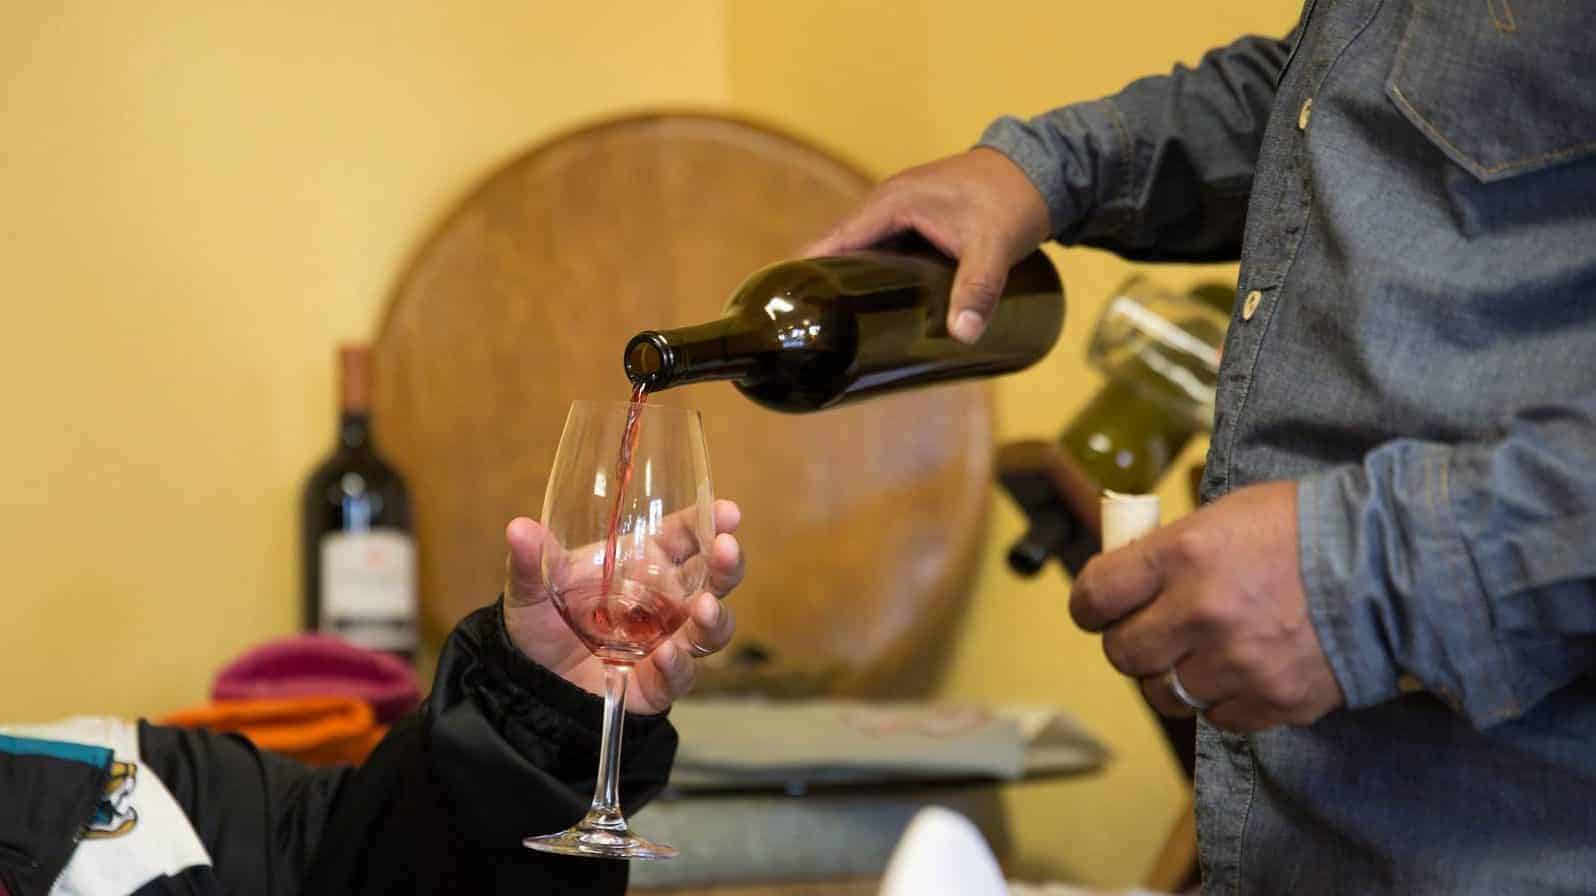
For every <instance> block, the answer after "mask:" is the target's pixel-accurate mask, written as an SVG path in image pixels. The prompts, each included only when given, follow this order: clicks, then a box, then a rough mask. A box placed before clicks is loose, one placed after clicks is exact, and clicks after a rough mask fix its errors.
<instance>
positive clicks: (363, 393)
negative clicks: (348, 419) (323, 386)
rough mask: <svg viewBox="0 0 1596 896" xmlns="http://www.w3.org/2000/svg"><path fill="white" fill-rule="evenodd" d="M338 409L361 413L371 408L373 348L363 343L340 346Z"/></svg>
mask: <svg viewBox="0 0 1596 896" xmlns="http://www.w3.org/2000/svg"><path fill="white" fill-rule="evenodd" d="M338 407H339V409H340V410H344V411H356V412H360V413H364V412H365V411H367V410H369V409H370V408H371V346H369V345H366V344H365V343H363V342H350V343H345V344H343V345H340V346H338Z"/></svg>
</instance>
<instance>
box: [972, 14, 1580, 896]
mask: <svg viewBox="0 0 1596 896" xmlns="http://www.w3.org/2000/svg"><path fill="white" fill-rule="evenodd" d="M982 143H983V145H986V146H990V147H993V148H995V149H997V150H999V151H1001V152H1003V153H1005V154H1006V155H1007V156H1009V157H1010V158H1011V159H1013V160H1014V161H1015V162H1016V163H1017V164H1019V165H1020V167H1021V168H1023V169H1024V170H1025V172H1026V173H1027V175H1028V176H1029V177H1030V178H1031V180H1032V181H1033V182H1034V183H1035V184H1036V186H1037V187H1038V189H1040V190H1041V191H1042V193H1043V195H1044V197H1045V198H1046V200H1047V203H1048V206H1049V209H1050V211H1051V213H1052V220H1053V223H1054V225H1055V229H1056V233H1055V234H1054V235H1055V237H1057V238H1058V239H1060V240H1062V241H1064V242H1066V243H1077V244H1085V245H1094V246H1099V247H1103V248H1107V249H1110V250H1112V251H1115V252H1118V253H1120V254H1121V255H1124V256H1127V257H1130V258H1134V259H1146V260H1163V259H1179V260H1203V259H1211V260H1222V259H1234V258H1237V257H1239V258H1240V260H1241V274H1240V282H1239V284H1238V287H1237V302H1236V309H1235V312H1234V316H1233V318H1232V321H1231V326H1230V331H1229V335H1228V337H1227V341H1226V345H1225V352H1224V361H1223V367H1222V370H1221V372H1220V383H1219V393H1218V401H1217V407H1216V414H1215V420H1214V435H1213V441H1212V447H1211V449H1210V452H1209V456H1208V465H1207V472H1206V476H1205V480H1204V483H1203V493H1204V498H1205V500H1211V499H1213V498H1216V497H1218V496H1220V495H1223V494H1225V493H1226V492H1228V491H1230V490H1232V489H1236V488H1240V487H1242V486H1245V485H1248V484H1251V483H1257V482H1264V481H1268V480H1282V479H1290V480H1295V481H1296V482H1297V483H1298V490H1297V494H1298V514H1299V524H1300V544H1299V556H1298V560H1299V563H1300V568H1301V571H1302V577H1303V581H1304V584H1305V586H1306V590H1307V597H1308V603H1309V611H1310V614H1311V618H1312V620H1313V624H1314V627H1315V630H1316V632H1317V634H1318V637H1319V641H1320V643H1321V645H1322V646H1323V647H1324V650H1325V653H1326V655H1327V656H1328V658H1329V660H1330V664H1331V667H1332V669H1333V670H1334V672H1335V675H1336V679H1337V681H1338V682H1339V683H1340V684H1341V686H1342V688H1343V690H1344V691H1345V693H1346V696H1347V707H1346V708H1344V709H1341V710H1338V711H1336V712H1333V713H1331V714H1329V715H1328V716H1326V717H1325V718H1323V719H1322V720H1320V721H1319V722H1317V723H1315V724H1314V725H1312V726H1308V727H1285V728H1276V729H1273V730H1270V731H1266V732H1263V733H1261V734H1256V735H1251V736H1240V735H1233V734H1229V733H1225V732H1221V731H1218V730H1216V729H1214V728H1212V727H1209V726H1207V725H1206V724H1205V725H1203V726H1202V727H1201V730H1200V733H1199V736H1198V763H1199V764H1198V785H1197V797H1198V799H1197V812H1198V830H1199V844H1200V850H1201V861H1202V866H1203V876H1204V890H1205V892H1211V893H1243V892H1246V893H1292V894H1312V893H1359V894H1361V893H1379V892H1386V893H1408V894H1413V893H1480V894H1502V893H1564V892H1568V893H1575V892H1578V893H1592V892H1596V674H1593V673H1596V3H1590V2H1587V0H1468V2H1465V0H1314V2H1310V3H1309V4H1308V6H1307V8H1306V9H1305V10H1304V11H1303V15H1302V18H1301V20H1300V21H1299V24H1298V26H1297V28H1296V30H1294V31H1293V33H1292V35H1291V36H1290V37H1288V38H1287V39H1286V40H1284V41H1280V40H1271V39H1260V38H1246V39H1242V40H1240V41H1238V42H1236V43H1234V44H1232V45H1230V46H1228V47H1225V48H1222V49H1219V50H1215V51H1213V52H1211V53H1209V54H1208V55H1207V56H1206V57H1205V58H1204V60H1203V61H1202V63H1201V64H1200V65H1198V66H1197V67H1196V68H1194V69H1186V68H1177V69H1176V70H1175V71H1174V72H1173V73H1172V74H1170V75H1168V76H1163V77H1155V78H1146V79H1143V80H1140V81H1137V82H1135V83H1133V84H1131V85H1130V86H1129V87H1127V88H1126V89H1125V90H1124V91H1122V92H1121V93H1119V94H1117V95H1115V96H1113V97H1109V98H1107V99H1103V100H1098V101H1095V102H1090V103H1083V104H1078V105H1074V106H1068V107H1065V108H1062V109H1058V110H1055V111H1053V112H1050V113H1047V114H1045V115H1042V116H1040V117H1038V118H1036V119H1032V120H1030V121H1020V120H1016V119H1012V118H1006V119H1001V120H999V121H997V122H996V123H994V124H993V125H992V126H991V127H990V128H989V129H988V131H987V133H986V134H985V135H984V136H983V138H982Z"/></svg>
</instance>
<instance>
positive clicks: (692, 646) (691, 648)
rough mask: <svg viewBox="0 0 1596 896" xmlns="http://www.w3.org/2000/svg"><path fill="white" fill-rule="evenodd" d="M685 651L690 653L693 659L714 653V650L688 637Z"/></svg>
mask: <svg viewBox="0 0 1596 896" xmlns="http://www.w3.org/2000/svg"><path fill="white" fill-rule="evenodd" d="M687 652H688V653H690V654H692V655H693V658H694V659H700V660H701V659H703V658H704V657H706V656H709V655H710V654H712V653H714V652H715V651H713V650H711V649H709V648H708V647H704V646H702V645H700V644H699V643H698V642H697V641H694V640H692V639H690V638H689V639H688V641H687Z"/></svg>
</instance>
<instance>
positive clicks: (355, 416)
mask: <svg viewBox="0 0 1596 896" xmlns="http://www.w3.org/2000/svg"><path fill="white" fill-rule="evenodd" d="M370 446H371V415H370V414H368V413H366V412H365V411H357V410H350V409H347V408H346V409H344V411H343V412H342V413H341V414H339V416H338V447H339V449H341V450H344V451H356V450H360V449H365V448H369V447H370Z"/></svg>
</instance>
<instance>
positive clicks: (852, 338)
mask: <svg viewBox="0 0 1596 896" xmlns="http://www.w3.org/2000/svg"><path fill="white" fill-rule="evenodd" d="M954 268H955V264H954V262H953V261H952V260H951V259H949V258H947V257H946V256H943V255H941V254H940V253H937V252H936V251H935V250H933V249H931V248H930V247H929V246H928V245H927V244H925V243H923V242H905V241H899V242H898V243H896V244H894V245H893V246H891V247H890V248H884V249H881V250H872V251H865V252H856V253H850V254H847V255H835V256H826V257H821V258H805V259H798V260H793V261H784V262H781V263H779V264H774V265H771V266H770V267H767V268H764V269H763V270H760V271H758V272H756V273H755V274H753V275H752V276H751V277H749V278H748V279H747V280H746V281H744V283H743V284H742V286H741V287H740V288H739V289H738V290H737V292H736V293H734V294H733V295H732V297H731V300H730V301H729V302H727V303H726V308H725V312H724V315H723V316H722V317H721V318H720V319H719V320H714V321H710V322H709V323H705V324H699V325H697V326H691V327H682V328H679V329H673V330H645V331H643V332H641V333H639V334H637V335H636V336H634V337H632V339H631V340H630V341H629V342H628V343H627V345H626V352H625V366H626V374H627V376H628V377H629V378H630V379H631V380H632V381H633V382H634V383H636V382H642V383H645V384H646V385H647V387H648V389H649V390H650V391H657V390H660V389H669V388H670V387H672V386H678V385H684V384H686V383H696V382H702V381H705V380H731V381H732V382H733V383H734V384H735V385H736V386H737V388H738V389H739V390H740V391H741V392H742V393H743V394H744V395H746V396H748V397H749V398H751V399H753V400H754V401H756V402H758V403H759V404H762V405H764V406H766V407H769V408H773V409H775V410H778V411H791V412H802V411H818V410H821V409H823V408H830V407H835V406H837V405H840V404H846V403H849V402H854V401H859V400H862V399H865V398H870V397H873V396H876V395H882V394H885V393H888V392H895V391H898V390H901V389H908V388H912V387H918V386H926V385H931V384H935V383H943V382H949V381H952V380H961V379H968V378H971V377H984V376H995V375H997V374H1002V373H1010V372H1012V371H1016V370H1020V369H1022V368H1024V367H1028V366H1030V365H1031V364H1033V363H1035V362H1036V361H1037V360H1039V359H1040V358H1042V357H1043V356H1044V355H1046V354H1047V352H1048V351H1049V350H1050V349H1051V348H1052V347H1053V344H1054V343H1055V342H1056V341H1057V340H1058V335H1059V330H1060V328H1061V327H1062V325H1063V322H1064V288H1063V285H1062V284H1061V283H1060V282H1059V278H1058V272H1057V271H1056V270H1054V268H1053V263H1052V262H1051V261H1049V260H1048V259H1047V256H1045V255H1043V254H1042V253H1041V252H1033V253H1032V254H1030V255H1029V256H1027V257H1025V258H1024V259H1022V260H1021V261H1020V263H1019V264H1017V265H1015V266H1014V268H1013V269H1012V270H1011V271H1010V272H1009V277H1008V283H1007V285H1006V286H1005V288H1004V290H1003V294H1002V296H1001V298H999V300H998V303H997V307H996V309H995V310H994V311H993V312H992V314H991V315H990V317H989V318H988V320H987V327H986V330H985V332H984V333H982V335H981V338H980V339H979V340H977V341H976V343H975V344H974V345H965V344H964V343H961V342H959V341H957V340H955V339H954V338H953V336H952V335H951V334H949V332H948V329H947V314H948V304H949V294H950V291H951V288H952V285H953V273H954Z"/></svg>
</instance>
